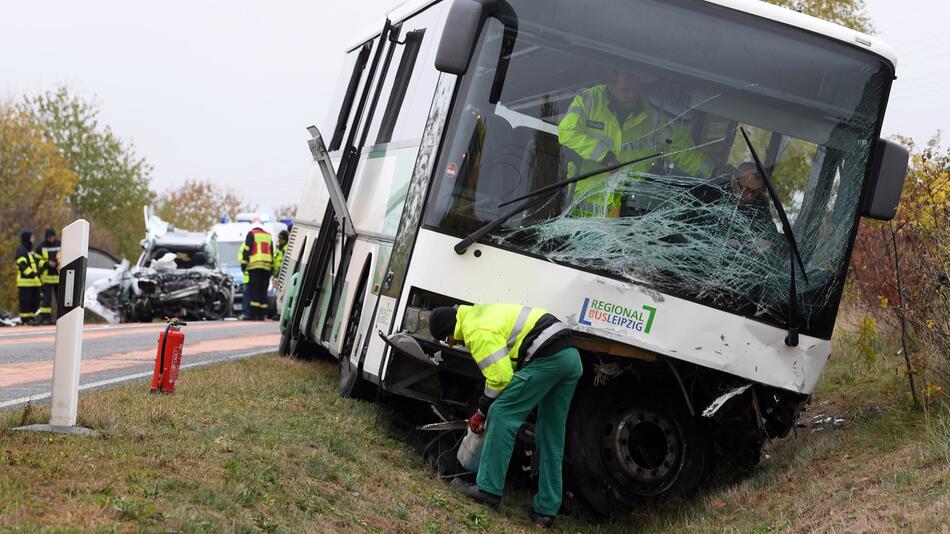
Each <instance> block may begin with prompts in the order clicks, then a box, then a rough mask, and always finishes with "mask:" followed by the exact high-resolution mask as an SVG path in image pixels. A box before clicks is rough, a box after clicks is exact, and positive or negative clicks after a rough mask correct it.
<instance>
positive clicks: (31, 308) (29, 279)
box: [14, 228, 61, 325]
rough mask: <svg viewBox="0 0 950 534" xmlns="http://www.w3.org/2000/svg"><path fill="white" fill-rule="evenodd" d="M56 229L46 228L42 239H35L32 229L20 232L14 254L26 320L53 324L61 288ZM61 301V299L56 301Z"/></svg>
mask: <svg viewBox="0 0 950 534" xmlns="http://www.w3.org/2000/svg"><path fill="white" fill-rule="evenodd" d="M60 248H61V244H60V242H59V239H58V238H57V237H56V231H55V230H53V229H52V228H47V229H46V232H45V233H44V235H43V240H42V241H40V243H39V244H37V243H36V237H35V236H34V235H33V232H32V231H30V230H23V231H22V232H20V244H19V246H17V249H16V253H15V255H14V261H15V262H16V286H17V293H18V297H19V299H18V300H19V315H20V320H21V322H22V323H23V324H27V325H41V324H52V323H53V320H54V318H55V314H54V309H53V302H54V301H55V300H56V299H57V293H58V290H59V252H60ZM57 304H58V302H57Z"/></svg>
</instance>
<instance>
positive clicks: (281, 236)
mask: <svg viewBox="0 0 950 534" xmlns="http://www.w3.org/2000/svg"><path fill="white" fill-rule="evenodd" d="M289 236H290V234H288V233H287V230H281V231H280V233H279V234H277V239H283V240H284V241H287V238H288V237H289Z"/></svg>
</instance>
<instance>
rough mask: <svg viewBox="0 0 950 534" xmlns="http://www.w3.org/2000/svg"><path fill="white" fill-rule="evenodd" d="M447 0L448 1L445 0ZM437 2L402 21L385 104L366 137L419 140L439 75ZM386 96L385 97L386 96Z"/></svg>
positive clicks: (381, 140) (387, 77)
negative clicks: (435, 56) (437, 68)
mask: <svg viewBox="0 0 950 534" xmlns="http://www.w3.org/2000/svg"><path fill="white" fill-rule="evenodd" d="M443 4H444V3H443ZM443 4H437V5H435V6H432V7H430V8H428V9H426V10H425V11H423V12H421V13H418V14H416V15H413V16H412V17H411V18H409V19H407V20H405V21H403V22H402V23H401V24H400V25H399V28H400V31H399V34H398V35H399V39H400V41H399V44H398V46H397V48H396V50H395V53H394V54H393V58H392V59H393V65H392V66H391V67H390V68H389V71H388V72H387V73H386V75H385V78H384V80H383V87H382V92H381V93H380V94H381V96H382V98H381V104H382V103H383V102H385V104H386V107H385V109H382V106H381V107H380V109H378V110H377V111H376V114H375V116H374V117H371V119H370V126H369V131H368V135H367V137H366V139H367V140H368V142H369V143H373V144H374V150H379V149H381V148H382V147H381V146H380V145H386V144H389V143H393V142H395V143H403V142H406V141H412V142H413V144H416V145H417V144H418V140H419V138H420V137H421V136H422V129H423V128H424V127H425V122H426V118H427V117H428V115H429V106H430V104H431V103H432V94H433V92H434V91H435V85H436V82H437V81H438V78H439V72H438V71H437V70H436V69H435V66H434V62H435V58H434V55H435V51H436V48H438V44H439V43H438V39H436V37H437V36H438V35H439V34H440V30H441V27H437V26H440V25H441V22H440V21H441V20H442V16H441V12H442V10H443V9H444V8H445V6H444V5H443ZM383 99H385V100H383Z"/></svg>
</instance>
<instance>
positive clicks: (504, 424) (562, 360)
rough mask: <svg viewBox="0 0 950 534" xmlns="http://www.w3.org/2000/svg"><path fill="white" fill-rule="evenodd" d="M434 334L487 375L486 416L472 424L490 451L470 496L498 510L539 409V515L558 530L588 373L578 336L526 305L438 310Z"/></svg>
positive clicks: (482, 409) (481, 413)
mask: <svg viewBox="0 0 950 534" xmlns="http://www.w3.org/2000/svg"><path fill="white" fill-rule="evenodd" d="M429 329H430V332H431V333H432V337H434V338H435V339H437V340H446V341H447V342H448V343H449V345H454V344H456V343H464V344H465V346H466V347H468V350H469V351H470V352H471V354H472V357H473V358H474V359H475V363H476V364H477V365H478V368H479V369H481V371H482V374H483V375H485V390H484V393H483V394H482V396H481V398H479V401H478V411H476V412H475V414H474V415H472V417H471V418H470V419H469V428H471V430H472V431H473V432H476V433H481V432H483V431H486V429H487V435H486V436H485V445H484V449H483V450H482V456H481V463H480V465H479V467H478V477H477V479H476V480H477V484H476V485H472V486H468V485H466V486H465V487H463V488H462V489H463V490H464V491H465V492H466V494H468V495H469V496H470V497H472V498H473V499H475V500H476V501H478V502H481V503H483V504H487V505H489V506H491V507H496V506H498V503H499V502H500V500H501V495H502V493H503V490H504V486H505V475H506V473H507V472H508V462H509V461H510V460H511V453H512V450H513V449H514V445H515V437H516V436H517V434H518V429H519V428H520V427H521V425H522V424H523V423H524V420H525V418H526V417H527V416H528V414H529V413H530V412H531V410H533V409H534V408H535V407H537V408H538V416H537V422H536V424H535V442H536V443H537V447H538V453H539V455H540V456H539V458H540V478H539V482H538V493H537V494H536V495H535V496H534V501H533V507H532V510H531V516H532V519H533V520H534V521H535V523H536V524H538V525H540V526H543V527H550V526H551V525H553V523H554V517H555V516H556V515H557V512H558V510H559V509H560V507H561V493H562V489H561V461H562V459H563V457H564V433H565V427H566V425H567V413H568V410H569V408H570V405H571V399H572V398H573V396H574V388H575V387H576V386H577V381H578V380H580V377H581V374H582V373H583V366H582V365H581V358H580V354H578V352H577V349H575V348H574V342H573V338H572V336H571V331H570V329H569V328H568V327H567V326H566V325H564V324H563V323H561V322H560V321H558V319H557V318H556V317H554V316H553V315H551V314H550V313H548V312H547V311H546V310H544V309H542V308H531V307H528V306H521V305H518V304H480V305H478V304H477V305H474V306H458V307H457V308H453V307H440V308H436V309H434V310H432V314H431V315H430V317H429Z"/></svg>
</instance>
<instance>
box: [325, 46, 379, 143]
mask: <svg viewBox="0 0 950 534" xmlns="http://www.w3.org/2000/svg"><path fill="white" fill-rule="evenodd" d="M372 48H373V41H372V40H370V41H367V42H365V43H363V45H362V46H360V47H357V48H356V49H354V50H352V51H351V52H350V53H349V54H347V55H346V59H345V60H344V62H343V71H342V72H346V70H347V69H348V68H349V69H352V74H350V76H349V77H342V76H341V77H340V85H339V86H338V87H337V90H336V96H335V97H334V98H333V104H331V105H330V114H331V117H330V119H329V120H327V122H328V123H329V122H331V121H332V120H333V119H332V114H333V113H336V114H337V117H336V122H335V124H336V127H335V128H334V129H333V138H332V139H331V140H330V146H329V147H328V148H327V150H329V151H330V152H332V151H334V150H338V149H339V148H340V145H341V144H342V143H343V136H344V135H345V134H346V131H347V128H346V126H347V124H348V123H349V121H350V114H351V113H352V111H353V104H354V102H355V101H356V95H357V91H358V90H359V88H360V86H361V84H360V82H361V81H362V80H363V78H364V76H363V75H364V73H365V72H366V63H367V62H368V61H369V53H370V50H371V49H372ZM344 80H345V81H344ZM337 110H339V111H337Z"/></svg>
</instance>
